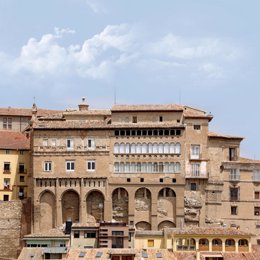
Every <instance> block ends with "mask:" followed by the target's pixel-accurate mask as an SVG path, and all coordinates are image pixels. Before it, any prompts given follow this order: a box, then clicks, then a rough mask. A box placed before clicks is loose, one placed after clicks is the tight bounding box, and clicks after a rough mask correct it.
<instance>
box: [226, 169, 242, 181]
mask: <svg viewBox="0 0 260 260" xmlns="http://www.w3.org/2000/svg"><path fill="white" fill-rule="evenodd" d="M229 180H230V181H239V180H240V171H239V169H236V168H234V169H230V175H229Z"/></svg>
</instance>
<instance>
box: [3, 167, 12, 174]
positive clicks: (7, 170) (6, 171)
mask: <svg viewBox="0 0 260 260" xmlns="http://www.w3.org/2000/svg"><path fill="white" fill-rule="evenodd" d="M3 173H4V174H10V173H11V169H10V168H9V169H3Z"/></svg>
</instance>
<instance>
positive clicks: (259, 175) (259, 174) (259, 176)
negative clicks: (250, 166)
mask: <svg viewBox="0 0 260 260" xmlns="http://www.w3.org/2000/svg"><path fill="white" fill-rule="evenodd" d="M252 179H253V181H260V169H255V170H254V172H253V176H252Z"/></svg>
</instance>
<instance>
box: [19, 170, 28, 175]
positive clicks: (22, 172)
mask: <svg viewBox="0 0 260 260" xmlns="http://www.w3.org/2000/svg"><path fill="white" fill-rule="evenodd" d="M26 173H27V169H19V174H26Z"/></svg>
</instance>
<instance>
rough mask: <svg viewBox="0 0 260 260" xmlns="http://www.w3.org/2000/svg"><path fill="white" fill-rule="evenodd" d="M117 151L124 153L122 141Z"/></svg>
mask: <svg viewBox="0 0 260 260" xmlns="http://www.w3.org/2000/svg"><path fill="white" fill-rule="evenodd" d="M119 153H125V144H123V143H121V144H120V147H119Z"/></svg>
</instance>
